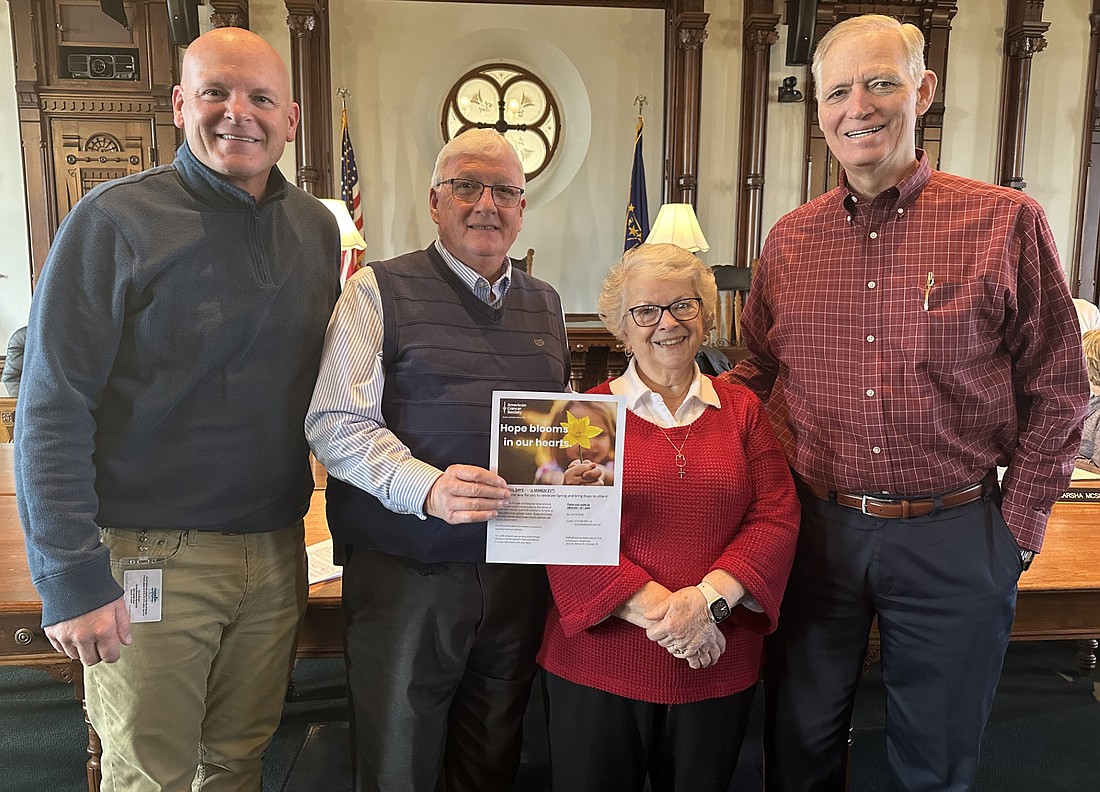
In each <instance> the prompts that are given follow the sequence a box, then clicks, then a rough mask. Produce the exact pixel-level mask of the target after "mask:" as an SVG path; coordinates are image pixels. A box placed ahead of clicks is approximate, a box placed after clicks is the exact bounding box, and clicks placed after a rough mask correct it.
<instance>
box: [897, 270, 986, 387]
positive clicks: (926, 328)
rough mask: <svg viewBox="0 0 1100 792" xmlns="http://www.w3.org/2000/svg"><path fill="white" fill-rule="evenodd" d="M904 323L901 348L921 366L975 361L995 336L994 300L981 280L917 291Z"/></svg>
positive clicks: (920, 288) (934, 286)
mask: <svg viewBox="0 0 1100 792" xmlns="http://www.w3.org/2000/svg"><path fill="white" fill-rule="evenodd" d="M909 302H910V306H911V307H910V309H909V310H907V311H905V312H904V314H905V320H904V321H903V322H902V323H901V327H900V328H899V329H900V330H901V337H900V343H901V345H902V348H903V349H904V350H905V352H906V353H907V356H908V357H909V358H911V359H912V360H913V361H914V362H915V363H917V364H918V365H921V364H924V365H931V366H933V367H939V366H944V365H948V366H949V365H952V364H956V363H959V362H960V361H963V360H973V359H974V358H975V356H976V355H979V354H980V353H981V350H982V347H983V346H984V345H985V343H986V342H987V341H989V340H991V339H995V338H996V334H990V333H988V332H985V331H984V328H988V327H990V326H991V322H994V318H993V316H994V311H993V308H994V305H993V300H992V298H991V297H990V296H989V294H988V293H987V291H986V289H985V288H984V286H983V284H982V282H981V281H980V280H969V281H963V280H960V281H946V282H942V283H935V284H933V286H932V287H931V288H930V289H928V288H926V287H919V288H914V294H913V296H912V298H911V299H910V301H909Z"/></svg>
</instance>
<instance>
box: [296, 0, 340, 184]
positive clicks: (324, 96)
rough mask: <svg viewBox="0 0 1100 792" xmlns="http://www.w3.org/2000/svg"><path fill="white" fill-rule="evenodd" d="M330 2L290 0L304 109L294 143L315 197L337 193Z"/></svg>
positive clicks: (302, 178) (300, 178)
mask: <svg viewBox="0 0 1100 792" xmlns="http://www.w3.org/2000/svg"><path fill="white" fill-rule="evenodd" d="M327 5H328V4H327V2H326V0H286V10H287V18H286V23H287V26H288V27H289V28H290V60H291V64H290V71H291V75H292V76H293V81H294V86H293V93H294V96H295V98H296V99H297V101H298V105H299V107H301V109H302V121H301V123H300V124H299V125H298V136H297V138H296V139H295V141H294V150H295V154H296V155H297V157H298V172H297V173H296V174H295V181H296V182H297V184H298V186H299V187H301V188H302V189H303V190H305V191H306V192H308V193H310V194H311V195H316V196H318V197H328V196H330V195H332V156H331V154H332V140H331V138H332V96H331V93H332V92H331V91H330V90H329V84H328V83H329V46H328V7H327Z"/></svg>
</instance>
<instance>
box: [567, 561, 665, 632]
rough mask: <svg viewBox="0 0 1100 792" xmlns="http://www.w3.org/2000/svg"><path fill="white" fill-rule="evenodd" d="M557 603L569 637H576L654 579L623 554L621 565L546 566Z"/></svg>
mask: <svg viewBox="0 0 1100 792" xmlns="http://www.w3.org/2000/svg"><path fill="white" fill-rule="evenodd" d="M546 576H547V577H548V578H549V579H550V590H551V591H552V592H553V594H554V604H555V605H557V606H558V611H559V612H560V613H561V626H562V630H564V631H565V634H566V636H568V637H570V638H571V637H573V636H574V635H577V634H578V633H580V632H581V631H583V630H587V629H588V628H589V627H592V626H594V625H596V624H599V623H600V622H601V621H603V620H604V619H606V618H607V617H608V615H609V614H610V613H611V612H612V611H614V610H615V609H616V608H618V607H619V606H620V605H622V604H623V603H624V602H626V601H627V600H628V599H630V598H631V597H632V596H634V594H635V593H636V592H637V591H638V589H640V588H641V587H642V586H644V585H645V584H646V583H648V582H649V581H651V580H653V576H652V575H650V574H649V572H647V571H646V570H645V569H643V568H642V567H641V566H639V565H638V564H636V563H634V562H633V561H631V560H630V559H629V558H627V557H626V556H625V555H623V554H622V553H620V554H619V565H618V566H587V565H577V566H566V565H561V564H551V565H548V566H547V567H546Z"/></svg>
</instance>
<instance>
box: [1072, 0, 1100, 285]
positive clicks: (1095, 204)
mask: <svg viewBox="0 0 1100 792" xmlns="http://www.w3.org/2000/svg"><path fill="white" fill-rule="evenodd" d="M1087 75H1088V82H1087V85H1088V87H1089V93H1088V101H1087V103H1086V107H1085V128H1084V135H1082V142H1081V177H1080V180H1079V184H1080V187H1079V188H1078V191H1077V233H1076V236H1075V238H1074V241H1073V261H1072V262H1071V266H1070V278H1069V283H1070V287H1071V288H1072V289H1073V292H1074V294H1076V295H1077V296H1078V297H1084V298H1085V299H1086V300H1090V301H1091V302H1093V303H1096V302H1097V301H1100V0H1092V12H1091V13H1090V14H1089V60H1088V71H1087Z"/></svg>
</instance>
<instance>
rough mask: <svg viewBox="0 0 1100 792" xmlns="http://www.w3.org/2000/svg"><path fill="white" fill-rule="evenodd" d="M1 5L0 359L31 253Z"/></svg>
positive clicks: (23, 293)
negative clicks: (0, 235) (0, 238)
mask: <svg viewBox="0 0 1100 792" xmlns="http://www.w3.org/2000/svg"><path fill="white" fill-rule="evenodd" d="M4 5H5V8H4V9H3V13H0V217H2V218H3V228H4V231H3V234H4V242H3V244H2V245H0V354H3V353H4V352H5V351H6V350H7V347H8V337H9V336H10V335H11V334H12V332H13V331H15V330H16V329H17V328H20V327H22V326H23V325H25V324H26V323H27V313H28V311H29V310H30V304H31V264H30V261H31V254H30V240H29V239H28V235H27V206H26V200H25V198H24V197H23V195H24V192H25V189H24V183H23V160H22V154H21V146H20V142H19V111H18V109H17V108H16V105H15V65H14V61H13V54H12V44H11V17H10V15H9V14H8V10H7V8H6V6H7V4H6V3H5V4H4Z"/></svg>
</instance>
